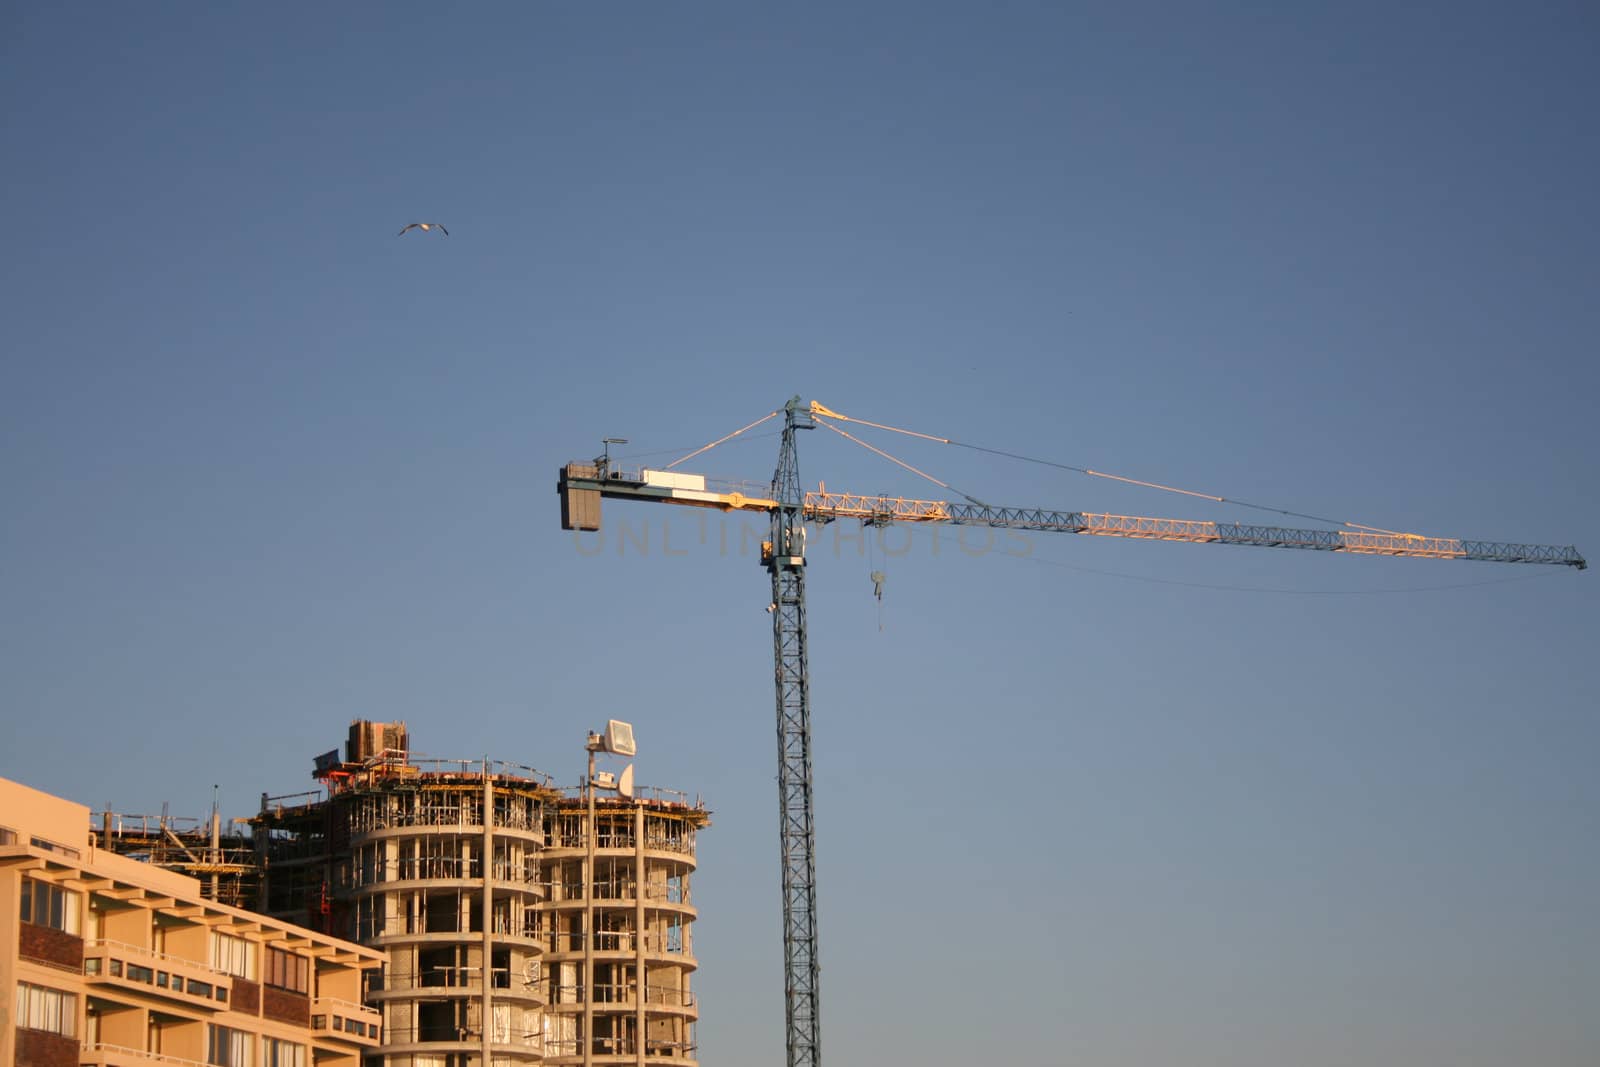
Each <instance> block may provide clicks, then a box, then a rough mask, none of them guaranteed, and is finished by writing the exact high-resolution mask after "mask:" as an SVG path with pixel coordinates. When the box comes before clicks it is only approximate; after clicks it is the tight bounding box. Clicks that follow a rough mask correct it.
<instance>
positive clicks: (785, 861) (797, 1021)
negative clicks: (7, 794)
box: [556, 397, 1588, 1067]
mask: <svg viewBox="0 0 1600 1067" xmlns="http://www.w3.org/2000/svg"><path fill="white" fill-rule="evenodd" d="M774 414H776V413H774ZM813 414H816V415H834V416H836V417H838V416H837V413H836V412H829V411H828V410H827V409H826V408H822V407H820V406H819V405H817V404H815V403H813V404H810V405H805V404H802V403H801V401H800V398H799V397H795V398H794V399H792V400H790V401H789V402H788V404H786V405H785V406H784V408H783V415H784V426H783V443H782V445H781V446H780V448H779V451H778V466H777V469H776V470H775V471H774V472H773V475H772V485H771V489H770V492H769V494H768V495H767V496H765V497H762V496H750V495H746V494H745V493H744V492H743V491H742V490H740V489H727V488H714V487H711V486H709V485H708V483H707V479H706V478H705V477H704V476H702V475H689V474H678V473H674V472H672V471H670V470H648V469H645V470H636V471H625V470H621V469H617V468H615V467H613V466H612V464H611V458H610V453H609V451H608V452H607V453H606V454H605V455H603V456H601V457H597V458H596V459H595V460H594V461H593V462H592V463H569V464H567V465H566V466H565V467H564V468H562V470H561V474H560V480H559V481H558V482H557V485H556V490H557V492H559V493H560V494H561V525H562V528H563V529H568V530H598V529H600V501H601V499H602V498H603V497H611V498H613V499H623V500H644V501H653V502H655V503H661V504H680V505H687V506H690V507H701V508H714V509H717V510H720V511H763V512H766V513H767V515H768V517H769V519H770V522H771V534H770V540H768V541H765V542H763V543H762V545H761V564H762V566H764V567H765V568H766V569H767V572H768V573H769V574H770V575H771V578H772V601H771V604H770V605H769V607H768V611H770V612H771V614H772V656H773V678H774V681H775V683H776V685H775V690H776V697H777V724H778V836H779V843H780V848H781V860H782V867H783V870H782V876H783V974H784V998H785V1011H784V1017H785V1026H786V1034H785V1047H786V1049H787V1053H788V1067H819V1064H820V1063H821V1048H820V1012H819V1008H820V999H819V996H818V988H817V977H818V971H819V966H818V961H817V879H816V857H815V843H816V834H815V828H814V825H813V821H812V818H813V816H812V812H813V808H812V780H811V679H810V675H809V671H808V667H807V663H806V587H805V565H806V558H805V555H806V553H805V540H806V523H807V522H815V523H826V522H832V521H834V520H835V519H844V518H854V519H859V520H860V521H862V522H864V523H868V524H871V525H875V526H884V525H888V524H890V523H942V524H947V525H954V526H988V527H996V528H1007V529H1018V530H1037V531H1042V532H1054V533H1075V534H1088V535H1091V536H1102V537H1127V538H1135V539H1140V540H1156V541H1181V542H1189V543H1193V544H1231V545H1245V546H1253V547H1259V548H1298V549H1310V550H1314V551H1324V552H1347V553H1354V554H1358V555H1386V556H1406V557H1412V558H1420V559H1460V560H1484V561H1489V562H1497V563H1544V564H1556V565H1563V566H1569V567H1574V568H1576V569H1578V570H1583V569H1584V568H1586V567H1587V566H1588V562H1587V561H1586V560H1585V559H1584V558H1583V556H1581V555H1580V554H1579V553H1578V550H1577V549H1576V548H1574V547H1572V546H1570V545H1568V546H1559V545H1527V544H1514V543H1510V542H1501V541H1465V540H1461V539H1458V538H1453V537H1425V536H1422V535H1420V534H1410V533H1396V532H1393V531H1386V530H1372V529H1365V528H1362V529H1351V530H1321V529H1290V528H1285V527H1278V526H1260V525H1247V524H1241V523H1217V522H1209V521H1203V520H1196V519H1165V518H1146V517H1141V516H1134V515H1108V514H1103V513H1099V512H1087V511H1057V510H1053V509H1049V508H1010V507H991V506H989V505H987V504H980V503H977V502H975V501H970V500H969V501H968V502H967V503H953V502H950V501H944V500H913V499H909V498H905V497H890V496H867V495H861V494H853V493H830V492H826V491H821V490H819V491H817V492H805V491H803V490H802V489H801V488H800V466H799V460H798V456H797V453H796V449H795V432H796V431H797V430H810V429H814V428H815V427H816V423H815V422H814V421H813V419H812V415H813ZM752 425H755V424H754V423H753V424H752ZM747 428H748V427H747ZM740 432H742V431H740ZM730 436H731V435H730ZM707 447H710V446H707ZM702 451H704V450H703V449H702ZM696 454H697V453H696ZM588 1039H589V1038H588V1035H585V1040H588Z"/></svg>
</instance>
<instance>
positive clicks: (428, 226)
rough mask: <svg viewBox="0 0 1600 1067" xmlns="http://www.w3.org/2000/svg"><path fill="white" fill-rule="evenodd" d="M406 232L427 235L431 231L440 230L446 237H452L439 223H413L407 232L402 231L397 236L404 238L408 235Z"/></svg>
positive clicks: (407, 228)
mask: <svg viewBox="0 0 1600 1067" xmlns="http://www.w3.org/2000/svg"><path fill="white" fill-rule="evenodd" d="M406 230H421V231H422V232H423V233H427V232H428V231H429V230H438V231H439V232H440V233H442V234H444V235H445V236H446V237H449V236H450V231H449V230H447V229H445V228H444V227H443V226H441V225H439V224H438V223H437V222H413V223H412V224H411V225H409V226H407V227H406V228H405V230H401V231H400V232H399V233H397V234H395V236H396V237H404V236H405V235H406Z"/></svg>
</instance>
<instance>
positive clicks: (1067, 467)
mask: <svg viewBox="0 0 1600 1067" xmlns="http://www.w3.org/2000/svg"><path fill="white" fill-rule="evenodd" d="M811 408H812V415H813V417H815V416H816V415H817V414H819V413H820V414H824V415H828V416H831V417H832V418H835V419H841V420H843V421H845V422H854V423H859V424H860V425H862V426H871V427H872V428H873V429H876V430H887V431H889V432H890V433H898V434H905V435H906V436H907V437H920V438H922V439H923V440H924V441H936V442H938V443H939V444H945V445H954V446H955V447H956V448H966V449H971V450H972V451H974V452H987V453H988V454H989V455H991V456H1004V457H1006V458H1007V459H1015V460H1020V461H1021V462H1023V463H1037V464H1039V465H1040V466H1044V467H1055V468H1056V469H1058V470H1064V471H1074V472H1075V473H1078V474H1086V475H1088V476H1089V477H1091V478H1105V479H1107V480H1109V481H1115V482H1125V483H1127V484H1129V485H1138V486H1143V487H1144V488H1147V489H1159V490H1161V491H1162V492H1165V493H1179V494H1182V495H1183V496H1193V497H1199V498H1200V499H1202V500H1211V501H1215V502H1216V503H1218V504H1233V505H1234V506H1236V507H1241V508H1253V509H1254V510H1256V511H1270V512H1273V513H1275V514H1278V515H1289V516H1292V517H1294V518H1297V519H1310V520H1312V521H1313V522H1325V523H1328V524H1330V525H1333V526H1345V527H1348V528H1350V529H1352V530H1366V531H1369V532H1371V533H1381V534H1389V535H1391V536H1394V537H1417V536H1420V535H1418V534H1412V533H1405V532H1402V531H1400V530H1389V529H1385V528H1384V527H1382V526H1367V525H1365V524H1363V523H1359V522H1349V521H1347V520H1344V519H1330V518H1327V517H1326V516H1323V515H1309V514H1307V513H1306V512H1303V511H1290V510H1289V509H1288V508H1280V507H1274V506H1272V505H1271V504H1252V503H1251V502H1250V501H1248V500H1236V499H1234V498H1232V497H1225V496H1217V495H1216V494H1215V493H1201V492H1197V491H1195V490H1193V489H1180V488H1178V487H1176V486H1171V485H1162V484H1160V483H1159V482H1146V481H1142V480H1140V479H1138V478H1128V477H1124V476H1123V475H1120V474H1107V473H1106V472H1105V471H1097V470H1090V469H1089V468H1088V467H1077V466H1074V465H1072V464H1070V463H1057V462H1056V461H1054V460H1049V459H1039V458H1037V457H1035V456H1024V455H1022V454H1020V453H1017V452H1006V451H1004V450H1003V449H999V448H985V447H984V446H983V445H971V444H967V443H966V442H965V441H954V440H951V439H950V438H948V437H939V436H937V435H936V434H930V433H921V432H919V431H917V430H907V429H904V428H902V427H899V426H888V425H885V424H883V423H881V422H868V421H867V420H866V419H857V418H854V417H852V416H850V415H844V414H841V413H840V412H837V411H831V410H829V409H828V408H826V407H823V406H822V405H821V404H818V403H816V402H815V401H813V402H812V405H811ZM829 428H830V429H832V428H833V427H829ZM841 432H842V431H841ZM847 436H848V435H847ZM852 440H853V439H852ZM857 443H858V444H859V443H861V442H857ZM866 447H868V448H871V447H872V446H870V445H868V446H866ZM874 451H876V449H874ZM890 458H891V459H892V458H893V457H890ZM895 462H896V463H899V462H900V461H899V460H895ZM901 466H905V464H901ZM918 473H919V474H920V473H921V472H920V471H919V472H918ZM962 495H965V494H962ZM967 499H968V500H971V499H972V498H971V497H967Z"/></svg>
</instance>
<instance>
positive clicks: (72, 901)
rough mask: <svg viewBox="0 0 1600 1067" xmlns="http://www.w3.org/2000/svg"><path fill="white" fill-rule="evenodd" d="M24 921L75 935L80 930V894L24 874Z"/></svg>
mask: <svg viewBox="0 0 1600 1067" xmlns="http://www.w3.org/2000/svg"><path fill="white" fill-rule="evenodd" d="M22 921H23V922H25V923H32V924H33V925H34V926H48V927H50V928H51V929H54V930H60V931H62V932H63V933H68V934H74V935H75V934H77V932H78V894H76V893H74V892H72V891H71V890H70V889H62V888H61V887H60V886H58V885H51V884H50V883H49V882H40V881H36V880H35V879H32V878H28V877H26V876H24V877H23V879H22Z"/></svg>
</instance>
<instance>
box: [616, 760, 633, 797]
mask: <svg viewBox="0 0 1600 1067" xmlns="http://www.w3.org/2000/svg"><path fill="white" fill-rule="evenodd" d="M617 795H618V796H619V797H628V798H630V799H631V798H632V797H633V764H631V763H630V764H628V765H627V766H626V767H624V768H623V769H622V777H621V778H618V779H617Z"/></svg>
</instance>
